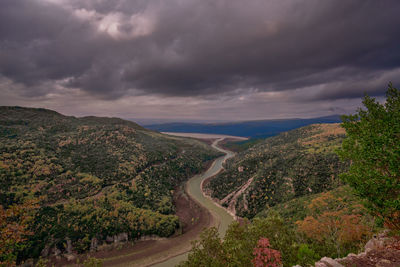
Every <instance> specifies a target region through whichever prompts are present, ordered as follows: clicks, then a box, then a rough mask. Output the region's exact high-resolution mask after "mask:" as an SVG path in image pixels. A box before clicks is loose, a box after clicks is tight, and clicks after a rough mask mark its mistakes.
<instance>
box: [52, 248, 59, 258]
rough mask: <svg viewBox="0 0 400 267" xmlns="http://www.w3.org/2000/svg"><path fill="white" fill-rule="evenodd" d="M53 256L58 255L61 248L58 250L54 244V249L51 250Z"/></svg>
mask: <svg viewBox="0 0 400 267" xmlns="http://www.w3.org/2000/svg"><path fill="white" fill-rule="evenodd" d="M53 253H54V256H56V257H57V256H60V254H61V250H59V249H58V248H57V247H56V246H54V250H53Z"/></svg>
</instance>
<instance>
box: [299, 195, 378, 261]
mask: <svg viewBox="0 0 400 267" xmlns="http://www.w3.org/2000/svg"><path fill="white" fill-rule="evenodd" d="M334 205H335V206H336V207H332V206H334ZM308 208H309V209H310V210H311V211H312V215H309V216H307V217H306V218H304V220H302V221H298V222H296V224H297V226H298V230H299V231H300V232H302V233H304V234H305V235H306V236H307V237H308V238H311V239H314V240H317V241H319V242H321V243H330V244H333V245H334V247H335V248H336V250H337V254H338V256H340V255H341V252H342V248H343V247H346V246H349V245H350V246H351V245H352V244H354V243H356V242H358V241H361V240H363V239H365V238H366V237H368V236H369V235H370V234H371V227H370V226H368V225H367V224H366V223H364V222H363V221H362V215H361V213H362V212H363V208H362V207H361V206H359V205H358V206H355V207H352V209H351V210H350V209H349V207H344V203H343V202H342V199H340V198H335V197H334V196H333V195H332V194H331V193H329V192H328V193H324V194H322V195H321V196H320V197H318V198H316V199H314V200H313V201H312V202H311V204H310V205H309V206H308Z"/></svg>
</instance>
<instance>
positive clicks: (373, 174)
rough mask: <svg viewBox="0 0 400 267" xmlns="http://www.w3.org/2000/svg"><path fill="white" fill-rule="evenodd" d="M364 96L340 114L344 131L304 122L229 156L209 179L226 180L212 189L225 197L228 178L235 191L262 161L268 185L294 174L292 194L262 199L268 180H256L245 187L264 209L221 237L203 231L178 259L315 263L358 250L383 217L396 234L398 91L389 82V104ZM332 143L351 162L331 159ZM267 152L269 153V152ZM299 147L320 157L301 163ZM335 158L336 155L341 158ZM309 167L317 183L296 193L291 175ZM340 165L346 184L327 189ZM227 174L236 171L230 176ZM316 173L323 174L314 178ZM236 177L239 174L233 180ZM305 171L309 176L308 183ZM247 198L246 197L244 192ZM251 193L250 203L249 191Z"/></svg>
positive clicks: (212, 263) (190, 262) (220, 263)
mask: <svg viewBox="0 0 400 267" xmlns="http://www.w3.org/2000/svg"><path fill="white" fill-rule="evenodd" d="M363 104H364V106H365V107H366V110H362V109H359V110H358V114H356V115H353V116H344V117H343V123H342V125H341V126H342V127H343V128H344V129H345V130H346V134H347V137H345V138H343V130H342V129H343V128H342V129H341V128H339V127H338V126H337V125H331V126H329V127H327V126H326V125H325V126H324V125H318V126H310V127H305V128H301V129H298V130H295V131H291V132H289V133H287V134H284V135H280V136H278V137H275V138H270V139H267V140H266V141H265V143H264V144H263V143H260V142H256V143H255V144H254V145H253V146H251V147H250V148H248V149H246V150H244V151H243V152H241V153H240V154H239V156H238V157H236V159H234V160H232V161H230V162H228V164H227V172H225V173H223V174H222V175H220V176H217V178H216V180H215V181H214V183H211V184H210V187H211V188H212V189H214V190H216V188H221V190H222V191H223V194H222V195H219V194H218V193H216V192H215V191H214V193H213V194H214V196H216V197H219V198H220V199H221V198H223V197H224V195H226V194H227V193H229V192H230V191H229V186H231V187H233V188H234V189H233V190H234V191H235V190H237V188H239V187H240V186H241V185H242V184H244V182H245V181H246V179H249V177H250V176H251V175H253V176H254V177H256V178H255V179H254V181H255V182H257V180H259V179H258V178H257V177H262V176H261V175H259V172H258V171H259V170H257V168H260V169H261V170H263V171H262V172H263V173H265V172H266V170H268V171H271V170H273V172H270V173H269V174H270V175H269V176H268V177H267V178H268V181H269V184H268V185H269V186H274V185H275V184H276V183H279V180H277V179H278V178H279V179H283V180H285V177H290V180H289V181H290V185H291V188H292V190H291V194H292V195H290V193H289V194H288V191H286V192H285V191H282V190H281V191H277V190H278V189H279V186H278V187H276V189H275V191H274V192H275V193H273V192H271V191H268V190H267V192H268V193H269V194H266V197H268V198H266V199H267V200H268V199H270V197H271V196H272V197H273V198H278V199H277V200H276V201H275V202H268V201H264V200H262V199H261V198H260V199H257V194H254V192H256V193H257V192H258V191H257V189H258V188H257V187H261V191H265V189H268V188H269V187H267V186H264V185H263V183H258V184H256V187H255V188H254V187H251V186H250V187H248V192H249V195H250V196H255V197H254V198H255V199H256V200H257V203H258V204H259V206H260V207H261V209H262V211H261V212H260V213H258V214H257V215H256V216H255V217H254V218H253V219H252V221H251V222H248V223H247V224H245V225H242V226H240V225H239V224H238V223H234V224H232V225H231V226H230V228H229V229H228V232H227V234H226V236H225V238H224V239H223V240H221V239H220V238H219V237H218V235H217V231H216V230H215V229H211V230H207V231H205V232H204V233H203V234H202V237H201V240H199V241H196V242H195V243H194V247H193V249H192V251H191V253H190V255H189V258H188V260H187V261H185V262H184V263H182V264H181V266H251V265H254V266H281V264H282V265H283V266H293V265H295V264H300V265H301V266H313V264H314V262H315V261H317V260H319V259H320V258H321V257H324V256H328V257H332V258H337V257H342V256H344V255H347V254H348V253H349V252H353V253H354V252H359V251H360V250H361V249H362V248H363V245H364V244H365V242H366V241H367V240H368V239H369V238H370V237H371V235H372V233H374V232H375V231H377V230H381V229H379V228H377V227H380V226H382V224H380V223H379V222H384V224H383V226H385V227H387V228H389V229H392V230H395V231H392V232H391V234H392V235H396V234H397V235H398V230H399V218H400V216H399V211H400V206H399V203H400V202H399V201H400V188H399V181H400V179H399V173H398V171H399V169H400V165H399V164H400V155H399V152H400V143H399V141H400V136H399V132H400V128H399V127H400V124H399V122H400V117H399V115H400V91H399V90H397V89H395V88H393V87H392V86H391V85H389V90H388V92H387V101H386V103H385V104H384V105H382V104H380V103H378V102H377V101H376V100H375V99H373V98H370V97H368V96H366V97H365V98H364V101H363ZM339 129H340V130H339ZM343 140H344V141H343ZM282 141H285V142H286V143H283V142H282ZM341 143H342V145H341ZM248 145H249V144H246V143H245V142H244V143H242V144H236V145H235V147H236V148H237V149H238V150H240V149H241V148H243V147H244V148H245V147H246V146H248ZM340 147H341V148H340ZM336 148H340V149H336ZM334 150H336V152H338V153H339V154H340V156H341V157H342V159H343V160H345V162H348V161H349V160H351V166H350V168H349V167H348V166H347V164H344V165H340V164H341V163H337V165H336V164H332V161H330V160H328V159H332V158H330V156H333V155H334V154H333V151H334ZM296 151H297V152H296ZM269 153H270V154H271V155H272V156H270V157H268V155H267V154H269ZM279 153H281V155H283V156H280V155H279ZM294 155H297V157H299V156H300V158H301V159H303V160H304V159H307V158H310V157H311V158H312V157H319V158H320V161H311V162H309V163H308V165H306V164H305V163H304V165H302V167H301V168H299V167H298V166H299V165H298V162H297V161H296V160H295V159H296V157H294ZM283 159H287V160H289V161H288V162H289V163H291V164H288V163H286V162H284V161H283ZM334 160H335V162H337V158H334ZM268 161H270V162H268ZM246 164H247V165H246ZM263 164H265V165H263ZM312 165H316V166H312ZM248 166H250V167H251V168H249V167H248ZM254 166H256V167H254ZM263 166H265V167H263ZM279 166H284V167H285V168H288V169H289V170H291V171H295V172H292V173H291V175H288V174H290V173H289V171H287V172H285V173H284V175H282V173H283V169H282V168H279ZM335 166H337V168H335ZM326 167H330V170H331V175H332V176H331V178H332V179H331V180H329V179H327V178H329V176H327V173H326V172H319V171H318V170H324V169H325V170H326ZM246 170H249V172H250V174H249V175H248V174H243V173H245V172H246ZM304 170H306V171H308V172H309V174H308V175H307V176H304V177H303V179H302V181H303V184H306V186H307V188H311V189H312V190H308V191H309V193H306V194H304V191H302V190H301V189H302V187H300V191H297V192H300V193H299V194H296V190H298V189H296V183H294V181H295V179H293V177H295V176H293V175H296V172H297V173H300V175H301V174H304ZM343 170H346V171H345V172H344V174H342V175H341V177H342V178H343V180H344V181H345V182H347V183H348V185H344V186H339V187H337V188H334V189H331V190H326V189H329V188H330V187H334V186H335V185H338V184H339V183H338V181H337V173H338V172H341V171H343ZM228 174H229V175H235V174H236V175H235V176H233V177H234V178H233V179H229V175H228ZM316 175H319V177H320V178H319V179H315V178H317V177H316ZM243 176H245V177H243ZM271 177H272V179H271ZM274 177H275V179H274ZM235 179H238V180H239V182H237V183H235V181H234V180H235ZM308 179H311V184H310V181H308ZM287 180H288V179H286V181H287ZM316 180H317V181H318V180H319V181H320V182H321V183H322V184H320V186H321V190H322V191H324V192H321V193H318V194H315V190H313V188H312V187H311V186H312V185H313V184H314V181H316ZM254 181H253V183H254ZM324 181H325V182H324ZM332 181H336V182H334V183H332ZM223 183H228V184H229V185H227V186H224V185H223ZM281 184H282V182H281ZM231 191H232V190H231ZM234 191H233V192H234ZM276 192H278V193H279V192H280V193H279V194H277V193H276ZM282 192H283V193H282ZM306 192H307V191H306ZM252 198H253V197H252ZM290 198H291V199H290ZM244 199H247V198H246V195H245V197H244ZM288 199H290V200H288ZM247 200H248V202H249V204H248V205H249V207H251V206H250V203H251V202H250V201H251V198H250V199H247ZM263 205H264V206H263ZM249 210H250V208H249ZM368 211H369V212H370V213H368ZM247 214H249V213H247ZM250 215H252V214H250ZM396 230H397V231H396Z"/></svg>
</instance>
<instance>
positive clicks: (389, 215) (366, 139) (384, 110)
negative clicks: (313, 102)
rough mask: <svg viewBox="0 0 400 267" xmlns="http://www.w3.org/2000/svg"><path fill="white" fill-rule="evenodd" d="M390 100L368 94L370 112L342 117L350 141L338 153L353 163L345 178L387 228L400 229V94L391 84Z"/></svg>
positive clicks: (366, 100)
mask: <svg viewBox="0 0 400 267" xmlns="http://www.w3.org/2000/svg"><path fill="white" fill-rule="evenodd" d="M386 97H387V99H386V103H385V104H380V103H379V102H378V101H377V100H376V99H374V98H371V97H369V96H368V95H366V96H365V97H364V99H363V105H364V106H365V108H366V109H361V108H360V109H358V112H357V114H355V115H349V116H343V117H342V120H343V123H342V127H343V128H345V129H346V133H347V138H346V139H345V140H344V142H343V144H342V148H341V149H340V150H339V151H338V154H339V156H340V157H341V159H343V160H350V161H351V166H350V170H349V171H348V172H346V173H344V174H342V175H341V178H342V179H343V180H344V181H346V182H347V183H348V184H349V185H350V186H352V187H353V188H354V190H355V192H356V193H357V194H358V195H359V196H361V197H363V198H365V199H366V200H367V201H366V207H367V208H368V209H369V210H370V211H371V212H372V213H373V214H374V215H376V216H378V217H379V218H380V219H381V220H382V221H383V222H384V223H385V225H386V226H387V227H389V228H391V229H396V230H400V91H399V90H398V89H396V88H394V87H393V86H392V84H389V88H388V91H387V93H386Z"/></svg>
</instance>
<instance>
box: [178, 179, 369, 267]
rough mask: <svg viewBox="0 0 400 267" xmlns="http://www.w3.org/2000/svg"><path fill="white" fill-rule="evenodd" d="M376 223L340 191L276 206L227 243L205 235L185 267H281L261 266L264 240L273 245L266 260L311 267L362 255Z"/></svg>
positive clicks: (233, 231)
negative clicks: (275, 258) (271, 257)
mask: <svg viewBox="0 0 400 267" xmlns="http://www.w3.org/2000/svg"><path fill="white" fill-rule="evenodd" d="M373 223H374V221H373V218H372V217H371V216H368V215H366V213H365V210H364V209H363V207H362V205H361V204H360V199H358V198H357V197H355V196H354V195H353V194H352V192H351V190H350V188H349V187H347V186H345V187H339V188H338V189H335V190H333V191H329V192H324V193H319V194H315V195H309V196H304V197H300V198H297V199H294V200H291V201H288V202H285V203H282V204H279V205H276V206H275V207H274V208H271V209H269V210H265V211H264V212H262V213H260V214H258V215H257V216H256V217H255V218H253V219H252V221H251V223H250V222H248V223H246V224H244V225H239V224H238V223H237V222H235V223H233V224H231V225H230V226H229V229H228V231H227V233H226V235H225V237H224V239H221V238H220V237H219V236H218V232H217V230H216V229H209V230H206V231H205V232H203V233H202V236H201V239H200V240H198V241H196V242H195V243H194V246H193V249H192V250H191V252H190V254H189V257H188V260H187V261H185V262H184V263H182V264H181V266H193V267H194V266H252V265H253V266H281V265H280V264H276V265H273V264H270V265H265V264H264V265H257V259H258V258H260V255H259V253H257V250H258V249H259V243H260V241H265V240H268V242H269V244H270V247H267V248H264V252H266V253H265V254H266V255H271V254H272V255H274V254H275V256H276V255H277V252H279V255H280V259H279V262H282V264H283V266H288V267H289V266H293V265H296V264H300V265H301V266H310V265H311V264H313V263H314V262H315V261H317V260H319V259H320V258H321V257H323V256H328V257H333V258H335V257H342V256H345V255H347V254H348V253H349V252H356V251H358V250H360V248H361V247H362V246H363V245H364V244H365V242H366V241H367V240H368V239H369V238H370V237H371V234H372V232H373V231H374V228H373ZM261 258H263V257H262V256H261ZM264 259H265V257H264Z"/></svg>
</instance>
